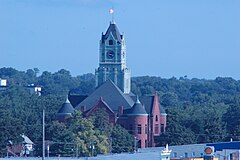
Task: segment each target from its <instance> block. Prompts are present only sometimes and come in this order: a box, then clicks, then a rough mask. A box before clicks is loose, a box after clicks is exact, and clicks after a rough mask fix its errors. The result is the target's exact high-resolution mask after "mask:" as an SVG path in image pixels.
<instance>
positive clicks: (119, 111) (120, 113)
mask: <svg viewBox="0 0 240 160" xmlns="http://www.w3.org/2000/svg"><path fill="white" fill-rule="evenodd" d="M122 114H123V106H119V107H118V115H119V116H121V115H122Z"/></svg>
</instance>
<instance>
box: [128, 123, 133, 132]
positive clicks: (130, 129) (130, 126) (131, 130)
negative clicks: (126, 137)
mask: <svg viewBox="0 0 240 160" xmlns="http://www.w3.org/2000/svg"><path fill="white" fill-rule="evenodd" d="M129 133H130V134H133V126H132V124H130V125H129Z"/></svg>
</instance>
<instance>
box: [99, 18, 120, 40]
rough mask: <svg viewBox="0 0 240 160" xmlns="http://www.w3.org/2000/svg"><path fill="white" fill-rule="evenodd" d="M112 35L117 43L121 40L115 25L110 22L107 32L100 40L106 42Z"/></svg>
mask: <svg viewBox="0 0 240 160" xmlns="http://www.w3.org/2000/svg"><path fill="white" fill-rule="evenodd" d="M110 34H112V35H113V37H114V38H115V39H116V40H117V41H118V42H121V40H122V35H121V34H120V32H119V30H118V28H117V25H116V24H115V23H111V22H110V25H109V27H108V29H107V32H106V33H105V35H103V36H102V40H103V41H104V40H106V39H107V38H108V37H109V35H110Z"/></svg>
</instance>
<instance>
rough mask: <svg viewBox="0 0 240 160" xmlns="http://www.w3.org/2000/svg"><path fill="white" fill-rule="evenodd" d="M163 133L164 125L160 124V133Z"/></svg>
mask: <svg viewBox="0 0 240 160" xmlns="http://www.w3.org/2000/svg"><path fill="white" fill-rule="evenodd" d="M164 132H165V127H164V124H161V133H164Z"/></svg>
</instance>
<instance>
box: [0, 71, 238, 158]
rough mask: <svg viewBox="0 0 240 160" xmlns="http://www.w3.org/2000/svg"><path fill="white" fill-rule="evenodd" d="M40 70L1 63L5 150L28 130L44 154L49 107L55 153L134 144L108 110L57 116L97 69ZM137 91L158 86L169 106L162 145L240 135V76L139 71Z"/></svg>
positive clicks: (90, 87)
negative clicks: (38, 89)
mask: <svg viewBox="0 0 240 160" xmlns="http://www.w3.org/2000/svg"><path fill="white" fill-rule="evenodd" d="M39 73H40V71H39V69H37V68H34V69H28V70H27V71H18V70H16V69H14V68H6V67H4V68H0V78H2V79H7V84H8V86H9V87H8V88H7V89H6V90H0V129H1V132H0V144H1V145H0V152H1V153H0V154H1V155H3V154H4V149H5V147H6V144H7V142H8V140H12V141H13V142H14V144H18V143H20V142H21V141H22V140H21V138H19V137H20V134H23V133H24V134H25V135H27V136H28V137H29V138H30V139H31V140H32V141H33V142H34V143H35V148H38V149H36V152H38V153H37V154H38V155H40V152H41V145H42V142H41V139H42V138H41V137H42V130H41V127H42V124H41V123H42V120H41V119H42V110H43V109H45V110H46V139H47V140H50V141H52V142H54V143H53V144H52V146H51V149H52V152H51V154H52V155H57V154H59V153H60V154H62V155H66V156H73V155H74V154H76V151H78V154H79V156H80V155H81V156H89V155H92V154H99V153H107V152H109V150H110V147H109V145H110V144H112V152H114V153H119V152H130V151H132V150H133V137H132V136H131V135H129V134H128V132H127V131H126V130H125V129H123V128H121V127H120V126H114V127H112V125H111V124H109V123H108V119H107V116H106V113H104V112H100V111H97V112H96V114H95V116H93V117H92V120H89V119H85V118H83V117H82V116H81V114H79V113H77V114H76V115H75V116H74V117H73V119H71V120H69V122H68V123H66V124H63V123H58V122H56V121H54V120H55V113H57V111H58V110H59V108H60V107H61V105H62V103H64V101H65V100H66V95H67V94H68V92H69V91H70V92H71V93H75V94H78V93H79V94H84V95H87V94H90V93H91V92H92V91H94V89H95V80H94V75H93V74H91V73H90V74H84V75H81V76H76V77H73V76H71V74H70V72H69V71H67V70H65V69H61V70H59V71H57V72H55V73H51V72H48V71H43V72H42V74H39ZM29 84H37V85H41V86H42V96H37V95H34V94H30V92H29V90H28V89H27V88H26V86H27V85H29ZM132 92H133V93H135V94H137V95H139V96H141V95H153V94H154V93H155V92H157V93H158V95H159V101H160V103H161V105H162V106H163V107H164V108H166V112H167V114H168V116H167V128H166V133H165V134H162V135H161V136H160V137H157V138H156V140H155V142H156V143H157V144H158V145H159V146H161V145H165V144H166V143H169V144H172V145H173V144H174V145H177V144H189V143H205V142H217V141H223V140H229V139H230V138H233V139H234V140H240V138H239V137H240V125H239V124H240V116H239V115H238V111H239V110H240V102H239V101H240V81H236V80H234V79H232V78H222V77H217V78H216V79H214V80H206V79H197V78H193V79H188V78H187V77H180V78H179V79H177V78H175V77H172V78H170V79H164V78H161V77H149V76H144V77H134V78H132ZM70 121H71V123H70ZM92 145H94V146H95V148H94V150H93V153H92V150H91V148H90V146H92Z"/></svg>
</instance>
